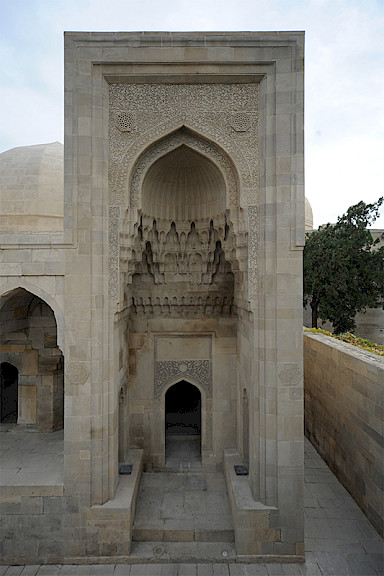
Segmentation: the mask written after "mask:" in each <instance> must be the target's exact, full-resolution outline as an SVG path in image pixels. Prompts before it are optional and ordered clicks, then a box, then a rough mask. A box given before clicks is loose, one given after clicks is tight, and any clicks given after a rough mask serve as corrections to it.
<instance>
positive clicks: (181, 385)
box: [165, 380, 201, 467]
mask: <svg viewBox="0 0 384 576" xmlns="http://www.w3.org/2000/svg"><path fill="white" fill-rule="evenodd" d="M165 457H166V465H167V466H174V465H175V466H180V465H186V466H187V467H190V465H191V464H200V463H201V394H200V390H199V389H198V388H197V387H196V386H193V385H192V384H189V382H186V381H185V380H182V381H181V382H178V383H177V384H175V385H174V386H171V388H169V390H168V391H167V392H166V394H165Z"/></svg>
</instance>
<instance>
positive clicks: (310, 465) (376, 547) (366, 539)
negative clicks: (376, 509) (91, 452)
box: [0, 441, 384, 576]
mask: <svg viewBox="0 0 384 576" xmlns="http://www.w3.org/2000/svg"><path fill="white" fill-rule="evenodd" d="M153 476H154V475H153ZM174 476H175V477H174V480H173V487H176V488H177V487H178V488H179V489H180V488H181V486H182V482H183V480H182V478H180V477H179V478H178V477H177V476H178V475H177V474H175V475H174ZM211 480H212V482H211ZM194 482H195V480H193V481H192V482H190V483H189V485H188V487H189V489H190V490H191V492H192V491H193V490H192V487H193V485H196V489H199V490H202V489H203V488H204V485H205V484H204V482H203V481H198V480H196V483H195V484H194ZM211 484H213V486H215V483H214V482H213V479H210V478H207V482H206V485H207V489H208V492H209V488H210V485H211ZM202 491H203V490H202ZM305 492H306V500H305V520H306V522H305V534H306V537H305V548H306V562H305V564H280V563H270V564H267V563H249V564H242V563H240V562H235V559H234V558H233V557H232V556H231V555H230V554H229V555H228V556H227V558H226V559H225V558H222V559H223V562H217V561H216V560H213V561H212V562H210V563H207V562H204V561H203V560H202V561H196V562H184V563H180V562H174V563H167V559H166V558H164V557H163V558H162V557H161V555H160V558H159V559H155V558H154V562H153V563H151V564H145V563H144V562H143V560H141V563H133V564H97V565H96V564H94V565H91V564H81V565H68V564H66V565H54V566H53V565H52V566H0V576H97V575H99V576H109V575H111V576H296V575H297V576H371V575H372V576H383V575H384V562H383V552H384V542H383V539H382V538H381V537H380V536H379V534H378V533H377V532H376V530H375V529H374V528H373V526H372V525H371V524H370V523H369V522H368V520H367V519H366V517H365V516H364V514H363V513H362V512H361V511H360V509H359V508H358V507H357V505H356V504H355V503H354V501H353V500H352V498H351V496H350V495H349V494H348V492H347V491H346V490H345V489H344V488H343V487H342V486H341V484H340V483H339V482H338V480H337V479H336V477H335V476H334V475H333V474H332V473H331V471H330V470H329V469H327V470H325V469H324V462H323V460H322V459H321V457H320V456H319V455H318V453H317V452H316V450H315V449H314V448H313V447H312V445H311V444H310V443H309V442H308V441H306V442H305ZM158 510H161V507H160V508H158ZM156 521H157V520H156ZM166 545H167V546H168V547H171V548H172V547H174V548H173V549H174V552H175V554H180V551H181V550H182V549H183V546H186V543H182V542H176V543H167V544H166ZM193 545H194V546H195V552H196V553H197V552H198V551H199V550H200V551H201V552H202V558H203V557H204V556H203V555H204V554H207V551H208V550H211V551H212V550H214V547H215V546H216V547H217V546H221V547H222V543H220V544H217V543H206V542H202V543H200V542H195V543H193ZM230 545H231V544H230V543H229V544H228V546H230ZM139 546H144V547H145V546H149V547H153V543H139ZM226 546H227V545H226ZM228 550H229V549H228ZM160 552H161V551H160ZM147 553H148V550H147V549H146V550H145V554H147ZM215 554H217V551H216V552H215ZM131 560H132V561H133V562H135V558H131ZM137 562H139V559H138V560H137Z"/></svg>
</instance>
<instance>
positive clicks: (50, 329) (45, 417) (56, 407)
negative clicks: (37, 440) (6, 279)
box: [0, 287, 64, 431]
mask: <svg viewBox="0 0 384 576" xmlns="http://www.w3.org/2000/svg"><path fill="white" fill-rule="evenodd" d="M0 324H1V335H0V362H7V361H9V359H10V357H9V346H10V344H11V345H13V349H14V350H15V349H17V358H16V362H17V364H14V363H13V362H12V364H14V365H15V366H17V367H18V368H19V373H18V388H17V396H18V423H23V424H35V425H36V426H37V428H39V429H41V430H45V431H54V430H60V429H62V428H63V420H64V358H63V355H62V352H61V350H60V348H59V347H58V345H57V324H56V318H55V314H54V312H53V310H52V308H51V307H50V306H49V305H48V304H47V303H46V302H45V301H44V300H43V299H42V298H40V297H39V296H37V295H36V294H33V293H32V292H29V291H28V290H26V289H24V288H20V287H19V288H16V289H14V290H12V291H10V292H7V293H6V294H4V295H3V296H2V298H1V299H0ZM15 345H16V346H15ZM13 354H14V355H16V353H15V352H14V353H13Z"/></svg>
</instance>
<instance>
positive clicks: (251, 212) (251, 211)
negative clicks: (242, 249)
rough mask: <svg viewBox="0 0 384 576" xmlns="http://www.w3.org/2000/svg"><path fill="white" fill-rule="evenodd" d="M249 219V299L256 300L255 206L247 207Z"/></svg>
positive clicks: (256, 249)
mask: <svg viewBox="0 0 384 576" xmlns="http://www.w3.org/2000/svg"><path fill="white" fill-rule="evenodd" d="M248 218H249V241H248V277H249V299H250V300H256V299H257V298H258V295H259V269H258V262H259V254H258V250H259V244H258V234H259V230H258V228H259V219H258V209H257V207H256V206H249V207H248Z"/></svg>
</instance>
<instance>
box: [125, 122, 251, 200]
mask: <svg viewBox="0 0 384 576" xmlns="http://www.w3.org/2000/svg"><path fill="white" fill-rule="evenodd" d="M171 153H174V154H175V155H174V156H173V160H176V162H175V166H176V169H179V168H180V167H182V171H184V175H185V166H189V167H190V168H191V170H192V171H193V170H195V168H196V166H199V167H200V168H201V167H202V168H203V177H204V178H208V179H209V180H212V178H213V180H214V183H215V188H216V187H217V185H218V184H219V183H220V187H221V189H222V191H223V194H224V202H223V207H224V209H229V208H232V207H235V206H237V205H239V199H240V193H239V178H238V173H237V170H236V168H235V165H234V163H233V162H232V160H231V158H230V157H229V156H228V154H227V153H226V152H225V151H224V150H223V149H221V148H220V146H218V145H217V144H216V143H215V142H213V141H211V140H209V139H206V138H205V137H204V136H202V135H201V134H197V133H196V132H194V131H192V130H190V129H189V128H187V127H185V126H182V127H180V128H179V129H178V130H175V131H174V132H171V133H169V134H167V135H165V136H163V137H162V138H160V139H158V140H157V141H155V142H154V143H152V144H151V145H149V146H147V147H146V148H145V149H144V150H143V151H142V153H141V154H140V156H139V157H138V158H137V160H136V161H135V163H134V164H133V167H132V170H131V172H130V175H129V178H128V186H129V196H130V206H131V207H136V208H139V209H141V208H142V206H143V204H142V202H143V191H144V189H143V182H144V180H145V179H146V178H147V177H148V176H147V175H148V172H149V178H150V179H151V173H153V172H154V171H156V170H158V169H160V171H161V172H163V173H164V168H165V167H166V166H167V165H169V156H168V155H169V154H171ZM167 156H168V158H167ZM171 158H172V156H171ZM161 159H163V161H162V163H160V165H159V164H158V161H159V160H161ZM177 167H179V168H177ZM199 178H200V179H201V176H200V177H199ZM144 192H145V191H144Z"/></svg>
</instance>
